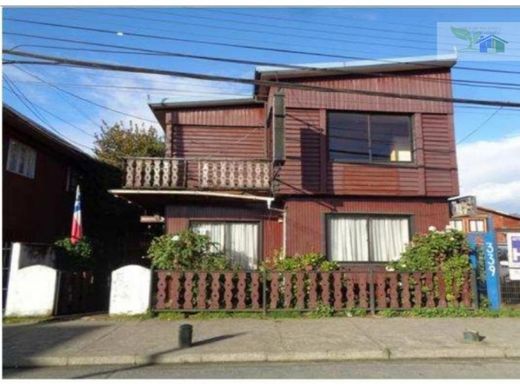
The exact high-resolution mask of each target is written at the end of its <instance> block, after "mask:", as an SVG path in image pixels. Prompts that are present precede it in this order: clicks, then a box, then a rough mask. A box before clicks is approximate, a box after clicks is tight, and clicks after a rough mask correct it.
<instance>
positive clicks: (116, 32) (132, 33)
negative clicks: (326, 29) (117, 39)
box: [5, 18, 520, 74]
mask: <svg viewBox="0 0 520 390" xmlns="http://www.w3.org/2000/svg"><path fill="white" fill-rule="evenodd" d="M5 20H11V21H15V22H19V23H28V24H36V25H44V26H52V27H58V28H65V29H73V30H81V31H91V32H97V33H103V34H110V35H117V34H118V33H119V34H120V33H121V31H117V30H108V29H101V28H94V27H84V26H72V25H66V24H59V23H49V22H39V21H34V20H26V19H17V18H5ZM123 34H124V35H128V36H134V37H140V38H149V39H157V40H166V41H176V42H188V43H197V44H207V45H216V46H224V47H234V48H243V49H251V50H261V51H272V52H278V53H286V54H302V55H310V56H318V57H326V58H340V59H349V60H352V59H355V60H375V59H373V58H367V57H359V56H345V55H338V54H333V53H322V52H309V51H299V50H290V49H278V48H272V47H264V46H251V45H237V44H231V43H223V42H216V41H202V40H194V39H184V38H176V37H171V36H159V35H152V34H142V33H135V32H123ZM379 61H384V60H379ZM388 62H389V63H394V64H407V65H411V66H414V67H415V68H417V69H424V68H425V67H426V68H428V67H431V65H432V64H428V63H424V64H414V63H409V62H402V61H401V62H400V61H388ZM457 68H458V69H465V70H472V71H482V72H492V73H507V74H520V71H509V70H497V69H489V68H475V67H463V66H457Z"/></svg>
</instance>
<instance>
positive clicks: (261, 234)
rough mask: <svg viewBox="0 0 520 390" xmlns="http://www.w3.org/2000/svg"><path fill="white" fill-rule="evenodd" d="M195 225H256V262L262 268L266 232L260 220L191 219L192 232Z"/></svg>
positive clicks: (190, 227)
mask: <svg viewBox="0 0 520 390" xmlns="http://www.w3.org/2000/svg"><path fill="white" fill-rule="evenodd" d="M193 223H207V224H211V223H223V224H232V223H248V224H256V225H257V227H258V228H257V243H258V246H257V250H256V251H257V260H256V268H257V269H258V267H259V266H260V262H261V261H262V254H263V251H264V240H263V237H264V230H263V226H264V225H263V223H262V221H261V220H258V219H219V218H190V219H189V221H188V228H189V229H190V230H192V226H193Z"/></svg>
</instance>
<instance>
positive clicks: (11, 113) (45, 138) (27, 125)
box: [2, 103, 94, 160]
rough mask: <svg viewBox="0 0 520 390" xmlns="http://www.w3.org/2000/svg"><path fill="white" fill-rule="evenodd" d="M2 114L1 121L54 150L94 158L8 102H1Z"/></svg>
mask: <svg viewBox="0 0 520 390" xmlns="http://www.w3.org/2000/svg"><path fill="white" fill-rule="evenodd" d="M2 115H3V118H2V121H3V123H8V124H9V125H10V126H12V127H15V128H16V130H17V131H19V132H20V133H22V134H25V135H27V136H29V137H31V138H34V139H36V140H38V141H39V142H41V143H42V144H44V145H46V146H48V147H50V148H52V149H54V150H55V151H58V152H60V153H65V154H67V155H68V156H70V157H73V158H80V159H90V160H94V159H93V158H92V157H91V156H89V155H88V154H86V153H85V152H83V151H82V150H81V149H79V148H77V147H76V146H74V145H73V144H71V143H70V142H68V141H66V140H64V139H63V138H61V137H59V136H57V135H56V134H54V133H52V132H50V131H49V130H47V129H46V128H45V127H43V126H41V125H40V124H38V123H36V122H35V121H33V120H32V119H30V118H28V117H27V116H25V115H23V114H22V113H20V112H18V111H17V110H15V109H14V108H12V107H11V106H9V105H8V104H5V103H4V104H3V106H2Z"/></svg>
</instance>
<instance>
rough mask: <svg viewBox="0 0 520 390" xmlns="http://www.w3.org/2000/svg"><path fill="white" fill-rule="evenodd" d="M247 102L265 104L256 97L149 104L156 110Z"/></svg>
mask: <svg viewBox="0 0 520 390" xmlns="http://www.w3.org/2000/svg"><path fill="white" fill-rule="evenodd" d="M246 104H264V102H260V101H258V100H256V99H254V98H252V97H251V98H246V99H215V100H199V101H197V100H190V101H184V102H171V103H167V102H164V103H150V104H149V106H150V108H151V109H152V111H154V110H165V109H170V108H190V107H220V106H239V105H246Z"/></svg>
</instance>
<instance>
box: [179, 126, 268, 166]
mask: <svg viewBox="0 0 520 390" xmlns="http://www.w3.org/2000/svg"><path fill="white" fill-rule="evenodd" d="M265 136H266V131H265V129H264V128H263V127H242V126H241V127H231V126H228V127H218V126H191V125H190V126H188V125H182V126H181V125H177V126H175V127H174V128H173V151H172V152H173V156H174V157H188V158H190V157H195V158H196V157H202V158H207V157H223V158H249V159H254V158H266V155H267V154H266V137H265Z"/></svg>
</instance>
